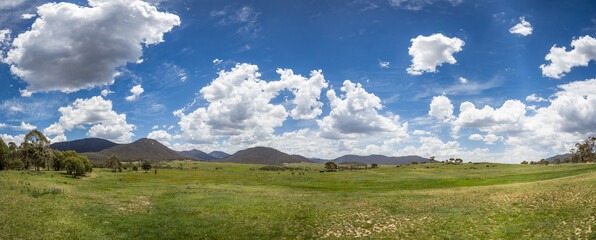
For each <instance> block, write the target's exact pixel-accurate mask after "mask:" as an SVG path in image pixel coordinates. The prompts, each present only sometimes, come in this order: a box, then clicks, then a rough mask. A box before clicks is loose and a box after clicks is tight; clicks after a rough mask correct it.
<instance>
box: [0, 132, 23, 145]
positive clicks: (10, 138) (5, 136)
mask: <svg viewBox="0 0 596 240" xmlns="http://www.w3.org/2000/svg"><path fill="white" fill-rule="evenodd" d="M0 137H2V140H3V141H4V143H5V144H6V145H8V143H9V142H13V143H15V144H16V145H17V146H19V145H21V143H23V142H24V141H25V134H19V135H15V136H12V135H8V134H0Z"/></svg>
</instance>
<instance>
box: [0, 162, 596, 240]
mask: <svg viewBox="0 0 596 240" xmlns="http://www.w3.org/2000/svg"><path fill="white" fill-rule="evenodd" d="M180 163H182V165H183V166H184V167H185V168H186V170H158V174H157V175H155V174H153V173H151V174H143V173H131V172H125V173H111V172H109V171H108V170H104V169H99V170H98V169H96V170H95V171H94V172H93V173H92V174H91V176H90V177H85V178H82V179H72V178H70V177H68V176H66V175H63V174H60V173H55V172H42V173H41V174H36V173H34V172H16V171H0V239H11V238H26V239H30V238H61V239H63V238H64V239H80V238H83V239H100V238H101V239H104V238H105V239H130V238H142V239H183V238H211V239H212V238H225V239H229V238H240V239H255V238H258V239H280V238H321V237H327V238H351V237H362V236H367V237H371V238H395V237H397V238H415V239H478V238H483V239H488V238H492V239H503V238H504V239H553V238H554V239H558V238H565V239H566V238H568V237H570V238H580V237H583V238H589V239H594V238H596V234H594V233H593V232H592V227H596V219H595V216H596V187H595V186H596V171H595V170H596V165H594V164H563V165H558V166H552V165H551V166H521V165H496V167H489V168H487V167H485V165H472V164H464V165H461V166H453V165H450V166H446V165H442V164H432V165H430V166H433V167H438V168H429V169H426V168H422V166H420V165H419V166H408V167H400V168H396V167H391V166H383V167H381V168H379V169H373V170H367V171H356V172H351V171H344V172H337V173H319V172H318V171H317V170H318V169H320V168H321V166H322V164H302V165H303V166H307V167H310V168H311V169H312V170H311V171H307V172H306V174H305V175H298V174H297V173H296V172H295V175H292V174H291V172H280V173H278V172H266V171H250V170H249V169H250V168H257V167H259V166H258V165H243V164H225V163H206V162H200V163H197V162H175V163H173V166H175V167H178V166H180ZM215 167H222V168H223V170H214V169H215ZM470 167H477V168H478V169H470ZM193 168H196V169H193ZM33 187H35V188H37V189H39V188H48V187H59V188H63V189H65V192H64V193H60V194H57V195H52V194H46V195H43V196H39V197H33V196H32V194H31V193H30V192H28V191H27V188H29V189H32V188H33Z"/></svg>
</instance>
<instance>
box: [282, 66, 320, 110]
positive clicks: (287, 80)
mask: <svg viewBox="0 0 596 240" xmlns="http://www.w3.org/2000/svg"><path fill="white" fill-rule="evenodd" d="M277 73H278V74H279V75H281V80H280V81H278V82H275V83H273V84H279V85H281V86H279V87H278V89H284V88H288V89H291V90H292V93H294V95H295V96H296V97H295V98H294V100H292V103H294V104H295V105H296V107H295V108H294V109H292V111H291V112H290V116H292V118H294V119H313V118H315V117H317V116H319V115H321V113H323V110H321V107H322V106H323V103H322V102H320V101H319V98H320V96H321V90H322V89H323V88H327V82H326V81H325V78H324V76H323V74H322V73H321V70H318V71H312V72H311V73H310V78H308V79H307V78H305V77H303V76H300V75H296V74H294V72H293V71H292V70H291V69H278V70H277Z"/></svg>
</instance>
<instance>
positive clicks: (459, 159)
mask: <svg viewBox="0 0 596 240" xmlns="http://www.w3.org/2000/svg"><path fill="white" fill-rule="evenodd" d="M463 162H464V160H462V159H461V158H456V159H455V164H460V163H463Z"/></svg>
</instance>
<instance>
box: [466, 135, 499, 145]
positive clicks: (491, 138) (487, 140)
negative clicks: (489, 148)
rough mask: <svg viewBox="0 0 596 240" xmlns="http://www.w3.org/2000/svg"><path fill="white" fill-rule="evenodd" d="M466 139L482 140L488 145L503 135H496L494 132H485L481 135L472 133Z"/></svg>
mask: <svg viewBox="0 0 596 240" xmlns="http://www.w3.org/2000/svg"><path fill="white" fill-rule="evenodd" d="M468 139H470V140H474V141H484V142H485V143H486V144H488V145H492V144H495V142H497V141H500V140H503V137H501V136H497V135H494V134H487V135H486V136H484V137H483V136H482V135H480V134H477V133H475V134H472V135H470V136H469V137H468Z"/></svg>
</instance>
